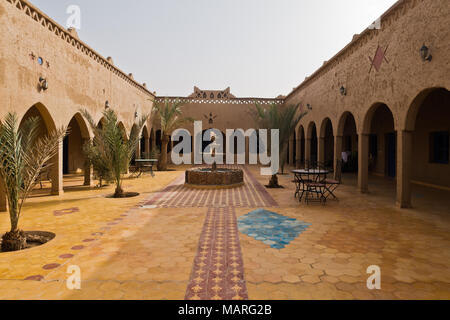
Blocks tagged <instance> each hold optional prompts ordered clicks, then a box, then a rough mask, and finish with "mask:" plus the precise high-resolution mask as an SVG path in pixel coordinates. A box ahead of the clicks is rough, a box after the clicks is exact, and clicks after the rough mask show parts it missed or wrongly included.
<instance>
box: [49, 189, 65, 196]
mask: <svg viewBox="0 0 450 320" xmlns="http://www.w3.org/2000/svg"><path fill="white" fill-rule="evenodd" d="M51 195H52V196H62V195H64V190H60V191H52V192H51Z"/></svg>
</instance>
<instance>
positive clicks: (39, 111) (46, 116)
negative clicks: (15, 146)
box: [20, 102, 56, 134]
mask: <svg viewBox="0 0 450 320" xmlns="http://www.w3.org/2000/svg"><path fill="white" fill-rule="evenodd" d="M36 116H37V117H40V118H41V120H42V124H43V125H44V127H45V130H46V131H45V134H48V133H50V132H52V131H54V130H56V125H55V121H54V120H53V117H52V116H51V114H50V112H49V111H48V109H47V107H46V106H44V105H43V104H42V103H40V102H38V103H36V104H34V105H33V106H31V107H30V108H29V109H28V110H27V111H26V112H25V114H24V115H23V117H22V120H21V122H20V124H22V123H23V122H24V121H25V120H26V119H28V118H29V117H36Z"/></svg>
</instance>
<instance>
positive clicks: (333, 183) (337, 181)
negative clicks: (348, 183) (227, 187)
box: [323, 160, 342, 200]
mask: <svg viewBox="0 0 450 320" xmlns="http://www.w3.org/2000/svg"><path fill="white" fill-rule="evenodd" d="M323 182H324V183H325V185H326V190H325V194H326V195H325V197H326V198H327V199H328V198H329V197H330V196H332V197H333V198H334V199H335V200H338V198H337V197H336V195H335V194H334V191H336V189H337V188H338V187H339V186H340V185H341V184H342V160H338V161H337V163H336V172H335V175H334V179H325V180H324V181H323Z"/></svg>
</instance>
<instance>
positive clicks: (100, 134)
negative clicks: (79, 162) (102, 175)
mask: <svg viewBox="0 0 450 320" xmlns="http://www.w3.org/2000/svg"><path fill="white" fill-rule="evenodd" d="M81 113H82V115H83V116H84V117H85V118H86V120H87V121H88V123H89V126H90V127H91V129H92V132H93V133H94V139H93V141H92V143H91V144H90V146H88V147H85V148H88V149H89V148H91V151H92V153H91V154H93V155H94V156H95V157H98V158H100V159H101V165H102V166H105V167H106V168H107V169H108V171H109V172H110V173H111V177H112V179H113V180H114V183H115V185H116V189H115V192H114V195H113V197H114V198H124V197H130V196H136V195H138V194H136V193H125V192H124V190H123V189H122V182H123V175H124V173H125V172H127V171H128V166H129V164H130V161H131V158H132V157H133V155H134V153H135V151H136V147H137V145H138V143H139V140H140V132H141V131H142V128H143V127H144V125H145V123H146V121H147V119H148V115H144V116H142V117H141V118H140V119H139V121H138V123H136V126H137V130H132V132H131V135H130V138H129V139H128V140H127V139H125V137H124V135H123V132H122V130H121V128H120V127H119V121H118V119H117V114H116V113H115V111H114V110H112V109H107V110H105V111H103V118H104V122H103V123H102V126H101V127H100V128H99V127H98V126H97V124H96V123H95V121H94V119H93V118H92V116H91V115H90V113H89V112H88V111H87V110H81ZM89 153H90V152H88V154H89ZM95 160H96V161H98V159H95Z"/></svg>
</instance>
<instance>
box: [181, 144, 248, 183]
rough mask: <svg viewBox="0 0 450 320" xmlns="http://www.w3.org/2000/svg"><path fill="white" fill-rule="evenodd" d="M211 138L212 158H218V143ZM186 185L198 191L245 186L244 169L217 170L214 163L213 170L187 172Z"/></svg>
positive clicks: (198, 169) (197, 169) (201, 169)
mask: <svg viewBox="0 0 450 320" xmlns="http://www.w3.org/2000/svg"><path fill="white" fill-rule="evenodd" d="M215 141H216V138H215V136H212V137H211V147H212V152H211V155H212V157H215V156H216V148H215V147H217V143H216V142H215ZM185 185H186V186H187V187H191V188H198V189H229V188H237V187H240V186H242V185H244V172H243V171H242V169H228V168H217V163H216V162H215V161H214V162H213V164H212V166H211V168H194V169H190V170H187V171H186V178H185Z"/></svg>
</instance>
